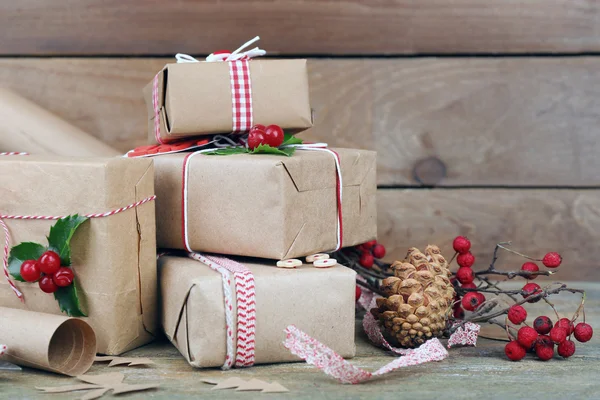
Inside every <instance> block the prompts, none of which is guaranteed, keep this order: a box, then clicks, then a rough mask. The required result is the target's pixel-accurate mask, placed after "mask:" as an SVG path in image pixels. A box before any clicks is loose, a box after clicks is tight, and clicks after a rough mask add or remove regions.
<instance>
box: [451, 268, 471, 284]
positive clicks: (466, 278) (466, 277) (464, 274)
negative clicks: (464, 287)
mask: <svg viewBox="0 0 600 400" xmlns="http://www.w3.org/2000/svg"><path fill="white" fill-rule="evenodd" d="M456 279H457V280H458V281H459V282H460V283H471V282H473V280H474V279H475V274H474V273H473V270H472V269H471V268H468V267H460V268H459V269H458V271H456Z"/></svg>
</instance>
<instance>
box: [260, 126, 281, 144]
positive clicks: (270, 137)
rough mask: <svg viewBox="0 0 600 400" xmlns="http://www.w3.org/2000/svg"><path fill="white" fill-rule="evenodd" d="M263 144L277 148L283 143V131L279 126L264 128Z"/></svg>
mask: <svg viewBox="0 0 600 400" xmlns="http://www.w3.org/2000/svg"><path fill="white" fill-rule="evenodd" d="M264 143H265V144H268V145H269V146H271V147H279V146H281V143H283V129H281V127H280V126H279V125H269V126H267V127H266V128H265V142H264Z"/></svg>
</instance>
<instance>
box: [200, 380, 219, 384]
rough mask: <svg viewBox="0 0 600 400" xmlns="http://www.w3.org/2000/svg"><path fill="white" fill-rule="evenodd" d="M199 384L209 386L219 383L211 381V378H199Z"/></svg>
mask: <svg viewBox="0 0 600 400" xmlns="http://www.w3.org/2000/svg"><path fill="white" fill-rule="evenodd" d="M200 382H204V383H208V384H209V385H218V384H219V381H217V380H214V379H211V378H201V379H200Z"/></svg>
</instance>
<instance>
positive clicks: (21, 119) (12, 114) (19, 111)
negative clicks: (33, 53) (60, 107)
mask: <svg viewBox="0 0 600 400" xmlns="http://www.w3.org/2000/svg"><path fill="white" fill-rule="evenodd" d="M0 120H1V121H2V124H0V152H12V151H15V152H27V153H30V154H36V155H44V154H53V155H59V156H78V157H112V156H118V155H119V152H118V151H117V150H115V149H113V148H112V147H110V146H108V145H107V144H105V143H103V142H102V141H100V140H98V139H96V138H95V137H93V136H92V135H89V134H87V133H85V132H84V131H82V130H81V129H79V128H76V127H75V126H73V125H71V124H69V123H68V122H66V121H65V120H63V119H60V118H59V117H57V116H56V115H54V114H52V113H50V112H49V111H47V110H45V109H43V108H42V107H40V106H38V105H37V104H35V103H33V102H31V101H29V100H27V99H25V98H23V97H21V96H19V95H18V94H16V93H14V92H11V91H10V90H7V89H3V88H0Z"/></svg>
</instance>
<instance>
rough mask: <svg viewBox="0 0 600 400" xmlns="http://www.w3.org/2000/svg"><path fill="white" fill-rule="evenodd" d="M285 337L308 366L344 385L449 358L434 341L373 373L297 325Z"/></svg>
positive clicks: (437, 341) (286, 342)
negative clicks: (351, 361) (346, 358)
mask: <svg viewBox="0 0 600 400" xmlns="http://www.w3.org/2000/svg"><path fill="white" fill-rule="evenodd" d="M285 333H286V339H285V342H284V343H283V345H284V346H285V347H286V348H287V349H289V350H290V351H291V352H292V354H295V355H297V356H298V357H300V358H302V359H304V360H306V362H307V363H309V364H312V365H314V366H316V367H317V368H318V369H320V370H321V371H323V372H324V373H326V374H327V375H330V376H332V377H334V378H335V379H337V380H338V381H340V382H342V383H351V384H357V383H361V382H365V381H368V380H369V379H371V378H373V377H376V376H380V375H385V374H387V373H390V372H392V371H395V370H397V369H399V368H404V367H410V366H413V365H419V364H423V363H426V362H430V361H441V360H443V359H444V358H446V357H447V356H448V351H446V349H445V348H444V346H443V345H442V344H441V343H440V341H439V340H437V339H431V340H428V341H427V342H425V343H424V344H422V345H421V346H420V347H419V348H417V349H410V350H406V352H405V355H404V356H403V357H399V358H396V359H394V361H392V362H390V363H388V364H386V365H384V366H383V367H381V368H379V369H378V370H377V371H375V372H369V371H365V370H364V369H361V368H358V367H356V366H354V365H352V364H350V363H349V362H348V361H346V360H344V359H343V358H342V356H340V355H339V354H337V353H336V352H335V351H333V350H332V349H330V348H329V347H327V346H325V345H324V344H323V343H321V342H319V341H318V340H316V339H315V338H312V337H310V336H309V335H307V334H306V333H304V332H302V331H301V330H299V329H298V328H296V327H295V326H294V325H290V326H288V327H287V329H286V330H285Z"/></svg>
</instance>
